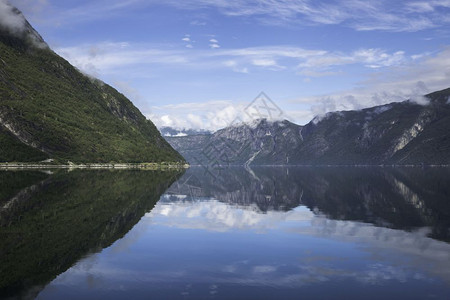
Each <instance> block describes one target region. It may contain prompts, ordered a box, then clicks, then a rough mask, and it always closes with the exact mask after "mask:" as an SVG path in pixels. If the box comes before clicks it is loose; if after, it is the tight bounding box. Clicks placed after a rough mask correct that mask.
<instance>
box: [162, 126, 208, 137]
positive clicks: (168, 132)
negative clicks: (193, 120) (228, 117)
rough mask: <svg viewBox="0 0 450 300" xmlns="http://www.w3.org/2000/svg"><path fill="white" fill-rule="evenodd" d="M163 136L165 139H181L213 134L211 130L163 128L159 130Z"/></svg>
mask: <svg viewBox="0 0 450 300" xmlns="http://www.w3.org/2000/svg"><path fill="white" fill-rule="evenodd" d="M159 131H160V132H161V135H162V136H164V137H166V136H167V137H172V136H174V137H179V136H187V135H209V134H211V133H212V132H211V131H209V130H203V129H186V128H183V129H176V128H172V127H169V126H163V127H161V128H160V129H159Z"/></svg>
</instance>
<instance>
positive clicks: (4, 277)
mask: <svg viewBox="0 0 450 300" xmlns="http://www.w3.org/2000/svg"><path fill="white" fill-rule="evenodd" d="M179 175H180V174H179V173H176V172H175V171H164V172H162V171H109V170H102V171H94V170H90V171H81V170H75V171H72V172H65V171H61V172H57V173H56V174H54V175H49V174H44V173H40V172H16V173H10V172H0V179H2V180H0V187H1V188H0V191H4V192H2V193H1V194H0V196H1V197H2V198H1V199H0V200H1V202H0V205H1V206H0V239H1V243H0V256H1V259H2V264H1V265H0V297H1V296H7V295H17V294H18V293H19V294H20V293H24V292H27V290H28V289H29V288H30V287H32V286H35V285H40V284H45V283H47V282H48V281H50V280H52V279H53V278H54V277H55V276H57V275H58V274H60V273H61V272H63V271H65V270H66V269H68V268H69V267H70V266H72V265H73V264H74V263H75V262H76V261H77V260H78V259H80V258H81V257H83V256H84V255H86V254H88V253H92V252H96V251H99V250H101V249H103V248H104V247H107V246H109V245H111V244H112V243H113V242H114V241H116V240H117V239H119V238H121V237H122V236H124V235H125V234H126V233H127V232H128V231H129V230H130V229H131V228H132V227H133V226H134V225H135V224H136V223H137V222H138V221H139V220H140V218H141V217H142V216H143V215H144V214H145V213H146V212H148V211H150V210H151V209H152V208H153V207H154V205H155V203H156V202H157V201H158V200H159V197H160V196H161V194H162V193H164V191H165V190H166V189H167V188H168V186H170V184H171V183H173V182H174V181H175V180H176V179H177V177H179ZM27 184H28V186H27ZM6 191H7V192H6ZM38 291H39V289H35V292H33V293H37V292H38Z"/></svg>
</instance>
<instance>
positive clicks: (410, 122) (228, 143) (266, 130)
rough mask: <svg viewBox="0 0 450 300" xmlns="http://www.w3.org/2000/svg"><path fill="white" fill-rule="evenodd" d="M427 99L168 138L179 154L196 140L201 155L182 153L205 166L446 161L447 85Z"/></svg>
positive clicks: (449, 145) (449, 147) (449, 138)
mask: <svg viewBox="0 0 450 300" xmlns="http://www.w3.org/2000/svg"><path fill="white" fill-rule="evenodd" d="M425 99H426V101H427V102H428V103H426V104H425V103H421V104H418V103H417V102H416V101H414V100H406V101H403V102H393V103H389V104H385V105H380V106H375V107H370V108H365V109H362V110H358V111H338V112H330V113H327V114H326V115H324V116H319V117H315V118H314V119H313V120H311V121H310V122H309V123H308V124H306V125H304V126H300V125H297V124H294V123H291V122H289V121H286V120H285V121H273V122H268V121H267V120H256V121H254V123H253V124H245V123H243V124H240V125H233V126H230V127H227V128H224V129H221V130H218V131H216V132H215V133H214V134H212V135H211V136H210V137H207V138H206V137H204V138H203V139H202V141H200V143H199V142H194V143H192V142H191V141H190V140H193V139H194V137H184V138H181V139H180V138H176V137H172V138H166V139H167V140H168V141H169V143H171V145H172V146H173V147H174V148H175V149H177V150H178V151H180V153H182V154H183V155H184V154H185V153H186V151H185V150H186V146H185V145H187V144H197V149H196V151H197V152H199V153H200V155H197V157H193V153H192V152H193V151H192V150H190V152H189V153H188V155H187V156H186V159H187V160H188V161H189V162H190V163H192V164H200V165H205V166H208V165H209V166H210V165H249V164H252V165H290V164H293V165H383V164H388V165H395V164H400V165H422V164H427V165H434V164H436V165H449V164H450V157H449V155H448V153H450V134H449V132H450V102H449V99H450V88H449V89H444V90H441V91H437V92H433V93H430V94H428V95H425V96H424V100H425ZM281 124H284V128H283V126H280V125H281ZM281 128H283V129H281ZM196 139H198V138H197V137H196ZM212 146H214V147H212ZM212 148H214V151H212ZM230 149H234V150H233V151H232V150H230ZM212 152H214V153H213V154H214V155H213V156H215V158H213V159H211V153H212ZM229 158H232V159H231V160H230V159H229Z"/></svg>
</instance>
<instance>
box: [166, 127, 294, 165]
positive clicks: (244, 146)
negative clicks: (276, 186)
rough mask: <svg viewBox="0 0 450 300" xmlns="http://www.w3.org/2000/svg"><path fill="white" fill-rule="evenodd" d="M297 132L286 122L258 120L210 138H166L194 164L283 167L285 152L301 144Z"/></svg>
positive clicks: (228, 129)
mask: <svg viewBox="0 0 450 300" xmlns="http://www.w3.org/2000/svg"><path fill="white" fill-rule="evenodd" d="M301 129H302V127H301V126H299V125H296V124H294V123H291V122H289V121H286V120H284V121H276V122H270V121H268V120H266V119H260V120H255V121H254V122H252V123H249V124H246V123H241V124H237V125H235V126H230V127H227V128H224V129H221V130H219V131H217V132H215V133H214V134H212V135H201V136H200V135H195V136H186V137H171V138H166V139H167V140H168V141H169V143H170V144H171V145H172V146H173V147H174V148H175V149H178V151H180V153H181V154H182V155H183V156H184V157H185V158H186V159H187V161H189V163H191V164H194V165H198V164H200V165H250V164H266V165H267V164H275V165H283V164H286V163H289V158H290V155H291V153H290V151H289V149H296V148H298V146H299V145H300V144H301V142H302V135H301Z"/></svg>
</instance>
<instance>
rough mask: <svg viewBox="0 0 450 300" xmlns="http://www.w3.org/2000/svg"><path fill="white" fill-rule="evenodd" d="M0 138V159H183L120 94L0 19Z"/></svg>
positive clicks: (27, 29) (27, 27) (26, 30)
mask: <svg viewBox="0 0 450 300" xmlns="http://www.w3.org/2000/svg"><path fill="white" fill-rule="evenodd" d="M14 11H15V13H16V14H17V15H18V16H19V17H23V16H22V14H21V13H20V12H18V11H17V10H14ZM0 141H1V144H0V162H1V161H11V160H14V161H35V160H42V159H45V158H55V159H58V160H61V161H67V160H70V161H73V162H110V161H115V162H161V161H173V162H174V161H183V158H182V157H181V156H180V155H179V154H178V153H177V152H176V151H175V150H173V148H172V147H171V146H170V145H169V144H168V143H167V142H166V141H165V140H164V139H163V138H162V137H161V135H160V133H159V131H158V130H157V129H156V127H155V126H154V125H153V123H152V122H151V121H149V120H147V119H146V118H145V117H144V116H143V115H142V113H141V112H140V111H139V110H138V109H137V108H136V107H135V106H134V105H133V104H132V103H131V102H130V101H129V100H128V99H127V98H126V97H125V96H124V95H122V94H120V93H119V92H117V91H116V90H115V89H114V88H112V87H111V86H109V85H107V84H104V83H103V82H100V81H99V80H95V79H92V78H88V77H87V76H85V75H83V74H82V73H80V72H79V71H78V70H77V69H75V68H74V67H73V66H71V65H70V64H69V63H68V62H67V61H66V60H64V59H63V58H61V57H60V56H58V55H57V54H55V53H54V52H53V51H51V50H50V49H49V48H48V47H47V46H46V44H45V43H44V41H43V40H42V38H41V37H40V36H39V35H38V34H37V33H36V31H34V29H33V28H32V27H31V26H30V25H29V24H28V22H26V21H25V28H24V29H22V31H20V32H18V33H17V32H15V33H14V34H13V33H11V32H10V31H9V30H8V29H7V28H6V27H1V22H0Z"/></svg>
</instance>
